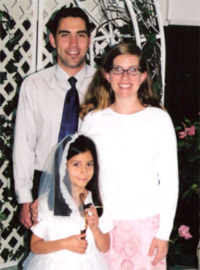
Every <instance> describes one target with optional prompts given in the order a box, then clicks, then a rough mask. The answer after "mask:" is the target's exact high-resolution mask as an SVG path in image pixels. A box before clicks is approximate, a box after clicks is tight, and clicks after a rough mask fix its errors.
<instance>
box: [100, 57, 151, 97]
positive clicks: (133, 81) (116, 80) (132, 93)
mask: <svg viewBox="0 0 200 270" xmlns="http://www.w3.org/2000/svg"><path fill="white" fill-rule="evenodd" d="M113 67H114V68H115V72H116V73H118V70H120V69H121V68H122V69H125V70H127V69H130V68H132V69H131V73H132V74H135V75H130V74H128V72H127V71H124V72H123V73H122V74H114V73H115V72H114V71H113V70H111V71H110V72H109V73H105V77H106V79H107V80H108V82H109V83H110V84H111V87H112V89H113V91H114V93H115V98H116V99H127V98H128V99H130V98H138V97H137V92H138V89H139V87H140V84H141V83H142V82H143V81H144V80H145V78H146V72H144V73H141V72H140V71H138V68H140V66H139V58H138V56H136V55H132V54H123V55H119V56H117V57H116V58H115V59H114V60H113Z"/></svg>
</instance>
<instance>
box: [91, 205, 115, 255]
mask: <svg viewBox="0 0 200 270" xmlns="http://www.w3.org/2000/svg"><path fill="white" fill-rule="evenodd" d="M86 211H87V212H89V214H88V215H87V223H88V226H89V227H90V229H91V231H92V233H93V236H94V240H95V242H96V246H97V248H98V249H99V250H100V251H101V252H103V253H105V252H107V251H108V250H109V248H110V236H109V233H105V234H104V233H102V231H101V230H100V229H99V227H98V219H99V218H98V215H97V211H96V209H95V207H94V206H93V205H92V206H90V208H89V209H88V210H86Z"/></svg>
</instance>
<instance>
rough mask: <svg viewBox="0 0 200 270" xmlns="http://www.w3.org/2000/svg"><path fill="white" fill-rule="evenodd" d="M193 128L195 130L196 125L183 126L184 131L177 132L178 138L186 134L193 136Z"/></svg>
mask: <svg viewBox="0 0 200 270" xmlns="http://www.w3.org/2000/svg"><path fill="white" fill-rule="evenodd" d="M195 130H196V127H195V126H191V127H185V130H184V131H181V132H179V138H180V139H183V138H185V137H186V136H187V135H189V136H193V135H194V134H195Z"/></svg>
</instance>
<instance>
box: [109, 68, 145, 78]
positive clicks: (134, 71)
mask: <svg viewBox="0 0 200 270" xmlns="http://www.w3.org/2000/svg"><path fill="white" fill-rule="evenodd" d="M111 71H112V73H113V74H115V75H122V74H124V72H127V73H128V75H131V76H135V75H138V74H139V73H140V72H141V68H139V67H130V68H128V69H123V68H122V67H120V66H113V67H111Z"/></svg>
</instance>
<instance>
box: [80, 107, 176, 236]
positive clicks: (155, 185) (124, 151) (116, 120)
mask: <svg viewBox="0 0 200 270" xmlns="http://www.w3.org/2000/svg"><path fill="white" fill-rule="evenodd" d="M80 132H81V133H83V134H85V135H87V136H89V137H91V138H92V139H93V140H94V142H95V143H96V146H97V150H98V154H99V156H98V157H99V162H100V184H101V189H102V193H103V196H104V199H105V200H106V201H107V203H108V204H109V206H110V210H111V213H112V216H113V219H115V220H135V219H142V218H145V217H148V216H152V215H154V214H157V213H159V214H160V228H159V231H158V233H157V235H156V237H158V238H160V239H164V240H168V238H169V235H170V232H171V229H172V226H173V220H174V215H175V211H176V205H177V197H178V165H177V145H176V136H175V132H174V127H173V124H172V121H171V118H170V117H169V115H168V113H167V112H165V111H164V110H161V109H159V108H154V107H147V108H145V109H144V110H142V111H140V112H138V113H135V114H128V115H127V114H118V113H116V112H114V111H113V110H112V109H110V108H107V109H105V110H101V111H98V112H91V113H89V114H88V115H87V116H86V117H85V118H84V121H83V123H82V125H81V128H80Z"/></svg>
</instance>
